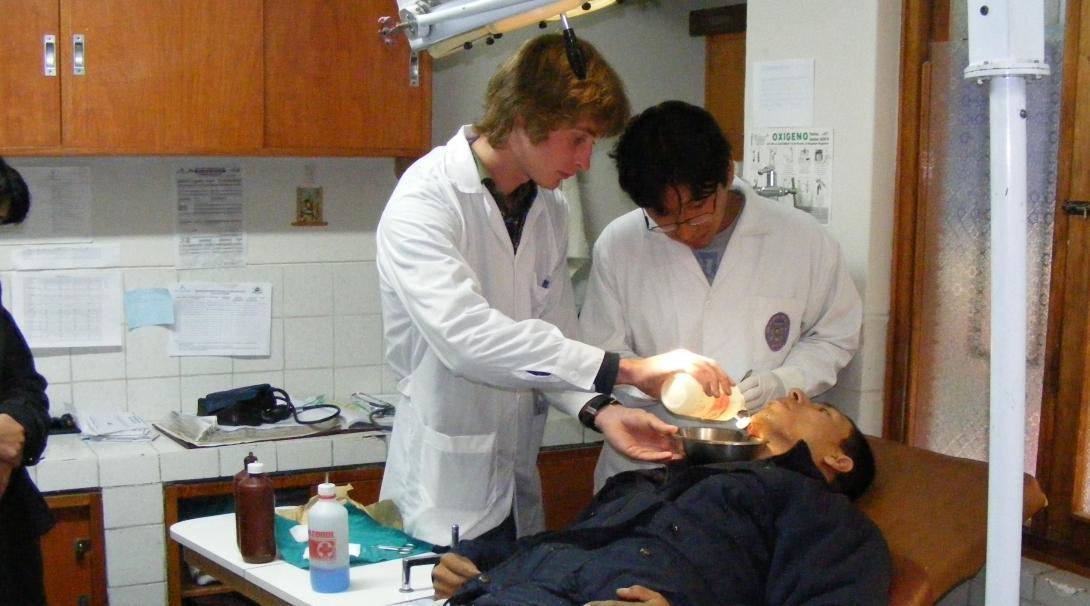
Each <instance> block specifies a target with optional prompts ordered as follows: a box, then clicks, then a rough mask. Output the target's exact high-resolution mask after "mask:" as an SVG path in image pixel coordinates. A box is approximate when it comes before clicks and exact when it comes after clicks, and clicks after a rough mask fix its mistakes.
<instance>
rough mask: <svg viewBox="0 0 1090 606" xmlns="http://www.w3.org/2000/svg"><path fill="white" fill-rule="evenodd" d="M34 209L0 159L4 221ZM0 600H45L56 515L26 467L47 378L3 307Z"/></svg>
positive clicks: (35, 454) (26, 604) (37, 447)
mask: <svg viewBox="0 0 1090 606" xmlns="http://www.w3.org/2000/svg"><path fill="white" fill-rule="evenodd" d="M29 210H30V191H29V190H28V189H27V186H26V183H25V182H24V181H23V178H22V176H20V175H19V173H18V172H17V171H16V170H15V169H14V168H11V167H10V166H8V164H7V163H6V162H4V160H3V159H2V158H0V224H14V223H21V222H22V221H23V219H25V218H26V216H27V212H28V211H29ZM0 359H2V360H3V361H2V362H0V604H6V605H10V606H35V605H39V604H45V584H44V581H43V580H42V548H41V536H42V535H43V534H45V533H46V532H47V531H48V530H49V529H50V528H51V527H52V526H53V517H52V515H50V513H49V507H48V506H47V505H46V503H45V500H44V499H43V498H42V495H41V493H39V492H38V488H37V487H36V486H35V485H34V483H33V482H32V481H31V480H30V475H29V474H28V473H27V467H29V466H31V465H34V464H35V463H37V462H38V459H39V458H40V457H41V456H42V452H43V451H44V450H45V441H46V437H47V435H48V433H49V399H48V398H47V397H46V395H45V386H46V382H45V379H44V378H43V377H42V375H40V374H38V371H36V370H35V369H34V358H33V357H32V356H31V353H30V348H29V347H28V346H27V343H26V339H24V338H23V334H22V333H21V332H19V327H18V326H16V325H15V320H14V319H12V317H11V314H10V313H8V310H7V309H4V307H3V305H0Z"/></svg>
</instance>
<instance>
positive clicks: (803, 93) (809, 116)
mask: <svg viewBox="0 0 1090 606" xmlns="http://www.w3.org/2000/svg"><path fill="white" fill-rule="evenodd" d="M813 123H814V60H813V59H790V60H787V61H757V62H755V63H754V64H753V126H755V127H757V128H764V127H773V126H795V127H802V126H810V125H811V124H813Z"/></svg>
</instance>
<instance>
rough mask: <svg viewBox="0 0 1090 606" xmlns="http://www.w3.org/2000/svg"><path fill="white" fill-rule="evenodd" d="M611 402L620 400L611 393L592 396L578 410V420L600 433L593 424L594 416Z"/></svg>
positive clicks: (615, 402)
mask: <svg viewBox="0 0 1090 606" xmlns="http://www.w3.org/2000/svg"><path fill="white" fill-rule="evenodd" d="M613 404H620V402H618V401H617V400H616V399H615V398H614V397H613V396H611V395H608V394H601V395H597V396H594V397H593V398H591V399H590V401H589V402H587V403H586V404H584V405H583V408H582V409H581V410H580V411H579V422H580V423H582V424H583V427H586V428H587V429H593V430H594V431H597V432H598V433H602V430H601V429H598V427H597V426H596V425H595V424H594V418H595V417H597V416H598V411H600V410H602V409H603V408H605V407H606V406H611V405H613Z"/></svg>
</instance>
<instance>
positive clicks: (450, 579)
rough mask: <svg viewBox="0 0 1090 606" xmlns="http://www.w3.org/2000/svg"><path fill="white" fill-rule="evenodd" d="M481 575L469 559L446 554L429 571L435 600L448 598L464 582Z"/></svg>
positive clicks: (454, 554) (449, 553)
mask: <svg viewBox="0 0 1090 606" xmlns="http://www.w3.org/2000/svg"><path fill="white" fill-rule="evenodd" d="M479 574H481V571H480V570H478V569H477V565H476V564H474V563H473V562H472V561H471V560H470V559H469V558H465V557H462V556H460V555H458V554H456V553H451V552H449V551H448V552H447V553H444V554H443V556H442V557H440V558H439V564H437V565H436V566H435V568H433V569H432V571H431V583H432V586H433V587H434V589H435V597H436V598H440V599H442V598H449V597H450V596H451V595H453V594H454V592H455V591H458V588H459V587H461V586H462V585H464V584H465V582H466V581H468V580H470V579H472V578H473V577H475V576H477V575H479Z"/></svg>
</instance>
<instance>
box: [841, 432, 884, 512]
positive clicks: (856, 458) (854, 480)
mask: <svg viewBox="0 0 1090 606" xmlns="http://www.w3.org/2000/svg"><path fill="white" fill-rule="evenodd" d="M844 418H845V419H848V422H849V423H851V424H852V432H851V433H850V434H848V437H846V438H844V441H843V442H841V443H840V449H841V450H843V451H844V454H845V455H847V456H849V457H851V459H852V469H851V471H848V472H846V473H838V474H836V475H835V476H834V477H833V480H832V484H833V486H834V487H835V488H836V489H837V490H839V491H840V492H842V493H844V494H845V495H847V497H848V498H849V499H851V500H853V501H854V500H856V499H858V498H859V497H861V496H863V493H865V492H867V489H868V488H870V485H871V483H872V482H874V474H875V472H876V470H877V466H876V465H875V463H874V452H873V451H872V450H871V448H870V442H868V441H867V437H866V436H865V435H863V432H862V431H860V430H859V427H858V426H857V425H856V424H855V421H852V419H851V417H849V416H847V415H845V416H844Z"/></svg>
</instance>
